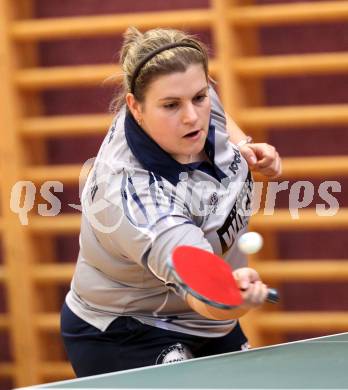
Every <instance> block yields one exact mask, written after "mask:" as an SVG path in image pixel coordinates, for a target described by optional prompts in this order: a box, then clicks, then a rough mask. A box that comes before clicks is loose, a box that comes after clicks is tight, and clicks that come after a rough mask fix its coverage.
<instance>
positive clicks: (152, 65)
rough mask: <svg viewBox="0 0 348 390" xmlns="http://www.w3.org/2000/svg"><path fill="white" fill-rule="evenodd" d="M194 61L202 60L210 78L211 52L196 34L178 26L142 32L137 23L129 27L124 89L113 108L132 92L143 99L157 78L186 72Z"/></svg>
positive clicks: (123, 64) (123, 60) (123, 63)
mask: <svg viewBox="0 0 348 390" xmlns="http://www.w3.org/2000/svg"><path fill="white" fill-rule="evenodd" d="M167 46H169V48H168V49H166V47H167ZM173 46H174V47H173ZM162 48H163V50H162ZM192 64H202V66H203V69H204V72H205V74H206V76H207V78H208V52H207V49H206V47H205V45H204V44H203V43H202V42H200V41H199V40H198V39H197V38H196V37H194V36H192V35H189V34H187V33H185V32H183V31H179V30H174V29H164V28H156V29H153V30H149V31H146V32H145V33H141V32H140V31H139V30H137V29H136V28H135V27H129V28H128V29H127V31H126V32H125V34H124V41H123V46H122V48H121V53H120V65H121V68H122V71H123V80H122V90H121V92H120V94H119V95H118V96H116V98H115V99H114V100H113V102H112V107H111V108H112V109H113V110H117V109H119V108H120V107H121V106H122V105H123V104H124V103H125V96H126V94H127V93H128V92H132V93H133V94H134V96H135V98H136V99H137V100H138V101H139V102H143V101H144V98H145V94H146V91H147V88H148V86H149V84H150V83H151V82H152V81H153V80H154V79H155V78H157V77H158V76H160V75H165V74H169V73H172V72H184V71H185V70H186V69H187V67H188V66H189V65H192Z"/></svg>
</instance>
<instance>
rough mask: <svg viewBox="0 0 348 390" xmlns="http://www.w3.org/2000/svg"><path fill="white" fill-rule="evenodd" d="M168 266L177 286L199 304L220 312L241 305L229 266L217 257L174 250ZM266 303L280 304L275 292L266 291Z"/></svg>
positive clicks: (190, 248)
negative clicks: (209, 306)
mask: <svg viewBox="0 0 348 390" xmlns="http://www.w3.org/2000/svg"><path fill="white" fill-rule="evenodd" d="M169 266H170V268H171V271H172V272H173V274H174V275H175V277H176V279H177V281H178V282H179V283H180V285H181V286H182V287H183V288H184V289H185V290H186V291H188V292H189V293H190V294H191V295H193V296H194V297H195V298H197V299H199V300H200V301H202V302H204V303H208V304H209V305H212V306H214V307H217V308H219V309H231V308H235V307H237V306H240V305H241V304H242V303H243V298H242V295H241V292H240V289H239V287H238V284H237V282H236V280H235V278H234V276H233V274H232V271H233V270H232V268H231V266H230V265H229V264H228V263H227V262H226V261H225V260H223V259H222V258H220V257H219V256H217V255H215V254H213V253H211V252H208V251H206V250H203V249H200V248H197V247H193V246H186V245H183V246H178V247H176V248H175V250H174V251H173V254H172V257H171V259H170V260H169ZM267 301H269V302H272V303H276V302H278V301H279V296H278V292H277V290H275V289H273V288H270V289H268V296H267Z"/></svg>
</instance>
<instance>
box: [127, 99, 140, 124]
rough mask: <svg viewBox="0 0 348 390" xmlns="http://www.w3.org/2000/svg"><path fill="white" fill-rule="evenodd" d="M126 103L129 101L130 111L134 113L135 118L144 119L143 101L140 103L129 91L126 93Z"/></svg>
mask: <svg viewBox="0 0 348 390" xmlns="http://www.w3.org/2000/svg"><path fill="white" fill-rule="evenodd" d="M126 103H127V106H128V108H129V110H130V112H131V113H132V115H133V117H134V119H135V120H136V121H137V122H141V119H142V107H141V103H139V102H138V101H137V99H136V98H135V96H134V95H133V94H132V93H130V92H129V93H127V95H126Z"/></svg>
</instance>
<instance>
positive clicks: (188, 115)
mask: <svg viewBox="0 0 348 390" xmlns="http://www.w3.org/2000/svg"><path fill="white" fill-rule="evenodd" d="M197 119H198V114H197V111H196V108H195V106H194V105H193V104H192V103H188V104H186V105H185V106H184V109H183V113H182V121H183V123H184V124H193V123H195V122H196V121H197Z"/></svg>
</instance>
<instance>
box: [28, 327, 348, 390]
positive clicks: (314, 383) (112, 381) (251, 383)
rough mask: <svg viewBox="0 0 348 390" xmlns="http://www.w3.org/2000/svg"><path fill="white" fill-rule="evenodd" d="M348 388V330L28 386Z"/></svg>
mask: <svg viewBox="0 0 348 390" xmlns="http://www.w3.org/2000/svg"><path fill="white" fill-rule="evenodd" d="M130 388H136V389H149V388H151V389H174V388H176V389H198V388H200V389H348V333H341V334H336V335H331V336H325V337H318V338H313V339H308V340H302V341H295V342H290V343H286V344H279V345H274V346H269V347H262V348H255V349H251V350H248V351H243V352H233V353H227V354H223V355H215V356H211V357H204V358H198V359H192V360H187V361H184V362H178V363H170V364H164V365H158V366H151V367H144V368H137V369H132V370H126V371H121V372H116V373H110V374H103V375H96V376H91V377H86V378H80V379H73V380H67V381H60V382H55V383H50V384H45V385H39V386H31V387H27V388H26V389H56V390H57V389H130Z"/></svg>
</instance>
